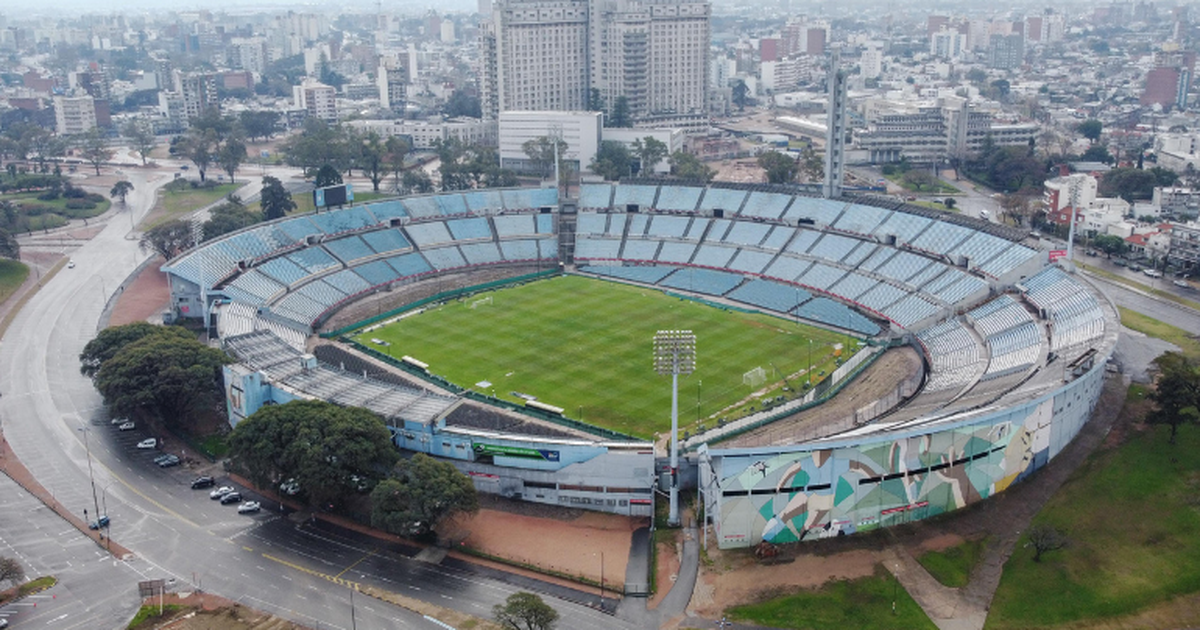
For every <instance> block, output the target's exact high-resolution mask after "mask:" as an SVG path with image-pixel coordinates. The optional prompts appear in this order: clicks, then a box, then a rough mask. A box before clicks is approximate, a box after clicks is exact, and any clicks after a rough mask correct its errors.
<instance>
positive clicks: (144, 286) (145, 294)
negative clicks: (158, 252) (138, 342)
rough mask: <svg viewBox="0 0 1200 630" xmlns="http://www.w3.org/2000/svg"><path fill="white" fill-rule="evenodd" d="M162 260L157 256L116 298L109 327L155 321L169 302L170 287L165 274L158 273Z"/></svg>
mask: <svg viewBox="0 0 1200 630" xmlns="http://www.w3.org/2000/svg"><path fill="white" fill-rule="evenodd" d="M162 263H163V260H162V257H161V256H159V257H157V258H155V260H154V262H152V263H150V264H149V265H147V266H146V267H145V268H143V269H142V272H141V273H139V274H138V277H137V278H135V279H134V281H133V282H131V283H130V284H129V285H128V286H126V287H125V289H124V290H123V291H122V292H121V295H120V297H118V298H117V303H116V305H114V306H113V311H112V315H111V316H110V317H109V320H108V325H109V326H121V325H123V324H130V323H133V322H143V321H146V320H148V319H151V318H155V319H157V318H158V316H160V315H161V313H162V311H163V309H164V308H166V306H167V304H168V303H169V302H170V300H171V287H170V285H169V284H168V282H167V274H165V273H163V272H162V271H159V267H161V266H162Z"/></svg>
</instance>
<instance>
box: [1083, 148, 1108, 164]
mask: <svg viewBox="0 0 1200 630" xmlns="http://www.w3.org/2000/svg"><path fill="white" fill-rule="evenodd" d="M1079 159H1081V160H1083V161H1084V162H1101V163H1104V164H1112V163H1113V156H1112V154H1111V153H1109V152H1108V147H1106V146H1104V145H1102V144H1093V145H1092V146H1090V147H1088V148H1087V151H1084V152H1083V155H1081V156H1079Z"/></svg>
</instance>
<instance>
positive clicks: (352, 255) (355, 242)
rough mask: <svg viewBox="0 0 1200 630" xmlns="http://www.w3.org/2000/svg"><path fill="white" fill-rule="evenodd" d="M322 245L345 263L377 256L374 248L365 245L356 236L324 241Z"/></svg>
mask: <svg viewBox="0 0 1200 630" xmlns="http://www.w3.org/2000/svg"><path fill="white" fill-rule="evenodd" d="M324 245H325V249H327V250H329V252H330V253H332V254H333V255H334V256H336V257H337V258H338V259H339V260H341V261H342V262H346V263H350V262H354V261H357V260H362V259H363V258H370V257H372V256H378V254H377V253H376V252H375V250H373V249H371V248H370V247H369V246H367V243H366V242H365V241H363V239H361V238H359V237H358V236H348V237H346V238H339V239H337V240H335V241H326V242H325V243H324Z"/></svg>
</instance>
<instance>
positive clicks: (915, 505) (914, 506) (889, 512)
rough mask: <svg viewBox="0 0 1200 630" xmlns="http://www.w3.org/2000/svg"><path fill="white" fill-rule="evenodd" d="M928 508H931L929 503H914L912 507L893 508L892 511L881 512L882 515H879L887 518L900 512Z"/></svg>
mask: <svg viewBox="0 0 1200 630" xmlns="http://www.w3.org/2000/svg"><path fill="white" fill-rule="evenodd" d="M928 506H929V502H928V501H921V502H920V503H913V504H910V505H902V506H900V507H898V508H892V509H890V510H884V511H882V512H880V513H879V515H880V516H887V515H888V514H896V513H898V512H907V511H909V510H915V509H917V508H923V507H928Z"/></svg>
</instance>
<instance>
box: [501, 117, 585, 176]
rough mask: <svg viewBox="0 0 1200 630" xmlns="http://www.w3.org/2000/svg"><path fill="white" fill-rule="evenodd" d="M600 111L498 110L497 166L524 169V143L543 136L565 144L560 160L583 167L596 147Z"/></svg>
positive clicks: (578, 167) (526, 161) (525, 162)
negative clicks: (498, 149)
mask: <svg viewBox="0 0 1200 630" xmlns="http://www.w3.org/2000/svg"><path fill="white" fill-rule="evenodd" d="M603 126H604V114H601V113H600V112H584V111H574V112H548V111H537V112H511V111H510V112H500V127H499V136H498V138H499V145H500V166H501V167H503V168H511V169H513V170H517V171H525V170H528V167H529V164H528V163H529V156H528V155H527V154H526V153H525V148H524V145H525V142H527V141H529V140H534V139H536V138H540V137H543V136H546V137H551V138H561V139H562V140H563V141H564V142H566V143H567V148H566V151H564V153H563V157H562V159H563V160H564V161H566V162H568V163H570V164H571V165H572V167H574V168H575V169H577V170H576V172H579V170H580V169H582V170H587V168H588V165H589V164H591V162H592V158H594V157H595V156H596V151H597V150H598V149H599V148H600V136H601V130H602V129H603Z"/></svg>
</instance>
